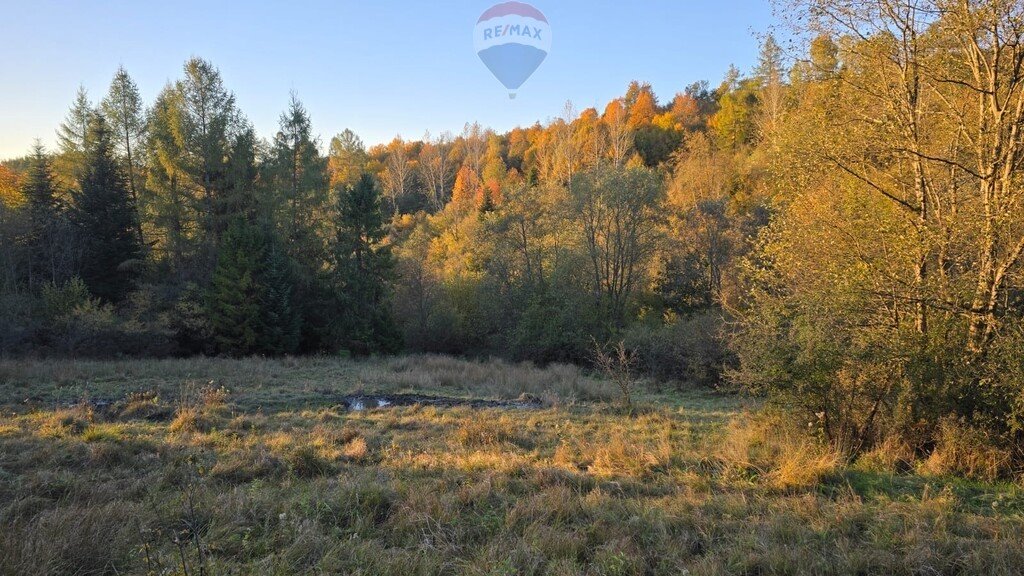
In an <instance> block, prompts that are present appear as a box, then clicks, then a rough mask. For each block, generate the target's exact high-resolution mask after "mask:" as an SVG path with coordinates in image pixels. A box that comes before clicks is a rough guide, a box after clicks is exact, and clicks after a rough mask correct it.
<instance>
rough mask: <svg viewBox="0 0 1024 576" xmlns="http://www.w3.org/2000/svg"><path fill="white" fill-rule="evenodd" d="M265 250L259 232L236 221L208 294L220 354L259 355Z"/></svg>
mask: <svg viewBox="0 0 1024 576" xmlns="http://www.w3.org/2000/svg"><path fill="white" fill-rule="evenodd" d="M264 249H265V247H264V246H263V243H262V239H261V238H260V234H259V231H258V230H256V229H255V227H253V226H252V225H250V224H248V223H247V222H245V221H244V220H241V219H238V220H235V221H234V222H232V223H231V225H230V226H229V227H228V229H227V232H225V233H224V237H223V239H222V242H221V246H220V254H219V256H218V259H217V265H216V267H214V269H213V276H212V278H211V282H210V288H209V291H208V294H207V314H208V317H209V321H210V328H211V329H212V330H213V334H214V336H213V339H214V344H215V346H216V348H217V350H218V351H219V352H221V353H224V354H230V355H233V356H245V355H248V354H254V353H256V352H258V351H259V343H260V333H261V331H262V318H261V314H260V301H261V298H262V294H261V288H260V286H259V276H260V263H261V260H262V259H263V257H264Z"/></svg>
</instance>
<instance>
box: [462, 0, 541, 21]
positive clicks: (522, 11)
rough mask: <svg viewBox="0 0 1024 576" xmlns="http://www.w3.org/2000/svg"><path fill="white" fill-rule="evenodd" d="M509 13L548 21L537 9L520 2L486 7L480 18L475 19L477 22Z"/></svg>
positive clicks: (508, 14)
mask: <svg viewBox="0 0 1024 576" xmlns="http://www.w3.org/2000/svg"><path fill="white" fill-rule="evenodd" d="M510 15H512V16H525V17H527V18H533V19H535V20H540V21H541V22H545V23H546V22H547V21H548V19H547V18H545V17H544V14H543V13H542V12H541V11H540V10H537V9H536V8H534V7H533V6H530V5H529V4H523V3H522V2H505V3H503V4H497V5H495V6H492V7H490V8H488V9H487V11H486V12H484V13H483V14H482V15H481V16H480V19H479V20H477V24H479V23H480V22H483V21H485V20H490V19H491V18H500V17H501V16H510Z"/></svg>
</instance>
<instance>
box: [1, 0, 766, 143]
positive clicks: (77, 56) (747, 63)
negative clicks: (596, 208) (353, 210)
mask: <svg viewBox="0 0 1024 576" xmlns="http://www.w3.org/2000/svg"><path fill="white" fill-rule="evenodd" d="M494 3H495V1H494V0H489V1H487V0H485V1H451V2H397V1H392V0H377V1H361V2H353V1H349V0H334V1H308V2H303V1H293V2H284V1H269V0H254V1H252V2H248V3H240V2H239V3H234V2H223V1H209V0H208V1H207V2H200V1H171V2H148V1H145V0H110V1H99V0H97V1H73V0H66V1H50V0H31V1H29V0H0V14H2V15H3V17H2V19H0V38H2V42H3V47H2V49H0V73H2V75H3V88H2V89H0V158H8V157H12V156H20V155H22V154H24V153H25V152H27V150H28V148H29V146H31V144H32V142H33V140H34V139H36V138H40V139H41V140H42V142H43V143H44V144H45V145H47V146H52V145H53V144H54V142H55V137H54V131H55V129H56V127H57V125H58V123H59V122H60V120H61V118H62V117H63V116H64V114H65V112H66V111H67V108H68V106H69V105H70V103H71V101H72V99H73V97H74V95H75V91H76V89H77V88H78V86H79V85H84V86H85V87H86V89H87V90H88V91H89V94H90V96H91V97H92V98H93V99H94V100H96V99H99V98H101V97H102V95H103V94H104V93H105V92H106V89H107V86H108V85H109V82H110V78H111V77H112V76H113V74H114V72H115V70H116V69H117V66H118V65H119V64H120V65H124V66H125V67H126V68H127V69H128V72H129V73H130V74H131V75H132V77H133V78H134V79H135V81H136V83H137V84H138V85H139V88H140V90H141V91H142V95H143V98H144V99H145V100H146V101H147V103H148V102H150V101H151V100H152V98H153V97H154V96H155V95H156V93H157V92H158V91H159V90H160V88H161V87H163V85H164V84H165V83H167V82H168V81H170V80H174V79H175V78H177V77H178V76H179V73H180V70H181V66H182V64H183V63H184V62H185V60H186V59H188V58H189V57H191V56H200V57H202V58H205V59H208V60H210V61H212V62H213V63H214V64H215V65H217V66H218V67H219V68H220V71H221V74H222V75H223V77H224V80H225V83H226V85H227V86H228V88H229V89H231V90H233V91H234V92H235V95H236V96H237V100H238V104H239V105H240V107H241V108H242V110H243V112H245V114H246V115H247V116H248V118H249V119H250V120H251V121H252V122H253V124H254V125H255V126H256V129H257V130H258V131H259V133H260V135H262V136H264V137H270V136H271V135H272V134H273V132H274V130H275V127H276V124H277V118H278V116H279V115H280V113H281V111H282V110H283V109H284V107H285V106H286V104H287V102H288V95H289V92H290V91H292V90H294V91H296V92H297V94H298V95H299V98H300V99H301V100H302V101H303V102H304V103H305V104H306V107H307V108H308V109H309V111H310V114H311V116H312V118H313V124H314V129H315V130H316V132H317V133H318V134H320V136H321V137H322V139H323V141H324V143H325V144H326V142H327V141H329V139H330V137H331V136H332V135H333V134H335V133H337V132H340V131H342V130H343V129H345V128H352V129H353V130H355V131H356V133H358V134H359V135H360V136H361V137H362V138H363V140H364V141H366V142H367V144H375V143H379V142H382V141H387V140H390V139H391V138H393V137H394V136H395V135H398V134H400V135H401V136H403V137H405V138H419V137H421V136H422V135H423V133H424V131H426V130H430V131H431V132H432V133H434V134H436V133H438V132H440V131H442V130H451V131H452V132H456V133H457V132H459V131H460V130H461V128H462V126H463V124H464V123H465V122H467V121H474V120H475V121H479V122H480V123H481V124H483V125H485V126H490V127H492V128H495V129H496V130H499V131H504V130H508V129H510V128H512V127H514V126H516V125H528V124H532V123H533V122H535V121H538V120H540V121H544V120H546V119H549V118H551V117H554V116H556V115H558V114H559V113H560V111H561V110H562V108H563V106H564V104H565V102H566V101H567V100H571V101H572V102H573V103H574V105H575V106H576V107H577V108H578V109H583V108H587V107H589V106H595V105H600V106H603V105H604V104H605V103H606V102H607V101H608V100H610V99H612V98H615V97H617V96H620V95H622V94H623V93H624V92H625V89H626V86H627V84H628V83H629V81H630V80H632V79H637V80H641V81H646V82H650V83H651V84H652V85H653V87H654V90H655V92H656V93H657V94H658V96H659V98H661V99H662V100H665V99H668V98H670V97H671V96H672V95H673V94H674V93H675V92H678V91H680V90H682V89H683V88H684V87H685V86H686V85H687V84H689V83H691V82H693V81H696V80H702V79H706V80H709V81H710V82H711V84H712V85H715V84H717V83H718V82H719V81H720V80H721V78H722V77H723V76H724V74H725V72H726V70H727V69H728V67H729V65H730V64H735V65H736V66H737V67H739V68H740V69H741V70H744V71H747V70H749V69H750V68H751V67H752V66H753V64H754V62H755V61H756V58H757V46H758V39H757V37H756V34H757V33H762V32H765V31H767V30H768V29H769V27H770V26H771V24H772V23H773V19H772V14H771V6H770V5H769V3H768V0H735V1H730V2H722V1H721V0H718V1H711V0H650V1H646V2H607V1H603V0H533V1H532V2H531V3H532V4H533V5H534V6H536V7H537V8H539V9H540V10H541V11H542V12H544V14H545V15H546V16H547V19H548V21H549V22H550V23H551V27H552V36H553V45H552V48H551V52H550V54H549V56H548V58H547V60H546V61H545V62H544V64H543V65H541V67H540V69H539V70H538V71H537V72H536V73H535V74H534V75H533V77H531V78H530V80H528V81H527V83H526V84H525V85H524V86H523V87H522V88H521V89H520V90H519V93H518V96H517V98H516V99H515V100H509V98H508V95H507V91H506V90H505V89H504V87H503V86H502V85H501V84H500V83H499V82H498V81H497V80H496V79H495V78H494V77H493V76H492V75H491V73H490V72H489V71H488V70H487V68H486V67H484V65H483V64H482V63H481V62H480V60H479V59H478V57H477V55H476V54H475V53H474V51H473V39H472V31H473V26H474V24H475V23H476V20H477V18H478V17H479V16H480V14H481V13H482V12H483V11H484V10H485V9H487V8H488V7H489V6H491V5H492V4H494Z"/></svg>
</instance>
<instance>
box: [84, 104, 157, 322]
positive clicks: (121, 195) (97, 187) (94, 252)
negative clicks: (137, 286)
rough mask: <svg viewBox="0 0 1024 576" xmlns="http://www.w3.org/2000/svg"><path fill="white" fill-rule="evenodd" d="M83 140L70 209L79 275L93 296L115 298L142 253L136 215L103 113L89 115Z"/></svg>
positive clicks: (123, 289) (126, 285)
mask: <svg viewBox="0 0 1024 576" xmlns="http://www.w3.org/2000/svg"><path fill="white" fill-rule="evenodd" d="M88 139H89V141H90V142H91V145H90V146H89V150H88V153H87V154H86V162H85V168H84V170H85V172H84V174H83V176H82V179H81V181H80V182H79V192H78V193H77V194H75V196H74V210H73V212H72V217H73V221H74V223H75V226H76V228H77V229H78V232H79V237H80V241H81V244H82V260H81V267H80V276H81V277H82V280H83V281H85V284H86V286H88V287H89V291H90V292H92V293H93V295H95V296H97V297H98V298H100V299H102V300H105V301H108V302H118V301H120V300H121V299H123V298H124V296H125V295H126V294H127V293H128V291H129V290H130V288H131V282H132V273H131V264H132V263H133V262H135V261H137V260H138V259H139V258H140V257H141V255H142V246H141V244H140V242H139V237H138V215H137V213H136V211H135V202H134V201H133V199H132V195H131V191H130V190H129V189H128V184H127V182H126V181H125V178H124V176H123V174H122V172H121V168H120V166H118V163H117V160H116V159H115V158H114V152H113V145H112V143H111V133H110V131H109V130H108V128H107V123H106V120H105V118H104V117H103V116H102V115H100V114H94V115H93V116H92V118H91V119H90V122H89V132H88Z"/></svg>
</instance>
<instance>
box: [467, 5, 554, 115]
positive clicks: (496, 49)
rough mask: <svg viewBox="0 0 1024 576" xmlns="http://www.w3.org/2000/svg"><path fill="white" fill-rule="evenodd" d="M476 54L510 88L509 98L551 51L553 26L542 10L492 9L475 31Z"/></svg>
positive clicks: (514, 94) (525, 8) (522, 6)
mask: <svg viewBox="0 0 1024 576" xmlns="http://www.w3.org/2000/svg"><path fill="white" fill-rule="evenodd" d="M473 44H474V46H475V47H476V53H477V55H478V56H480V59H481V60H483V62H484V64H485V65H486V66H487V68H488V69H489V70H490V71H491V73H492V74H494V76H495V78H497V79H498V80H499V81H500V82H501V83H502V84H504V85H505V87H506V88H508V97H509V98H515V97H516V90H518V89H519V87H520V86H522V85H523V83H524V82H526V80H527V78H529V77H530V76H531V75H532V74H533V73H534V72H535V71H536V70H537V68H538V67H540V65H541V62H544V59H545V58H547V56H548V51H549V50H550V49H551V26H550V25H549V24H548V20H547V18H545V17H544V14H542V13H541V11H540V10H537V9H536V8H534V7H533V6H530V5H529V4H524V3H522V2H503V3H501V4H495V5H494V6H491V7H490V8H488V9H487V10H486V11H485V12H484V13H483V14H482V15H481V16H480V19H479V20H478V21H477V23H476V28H475V29H474V31H473Z"/></svg>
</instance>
